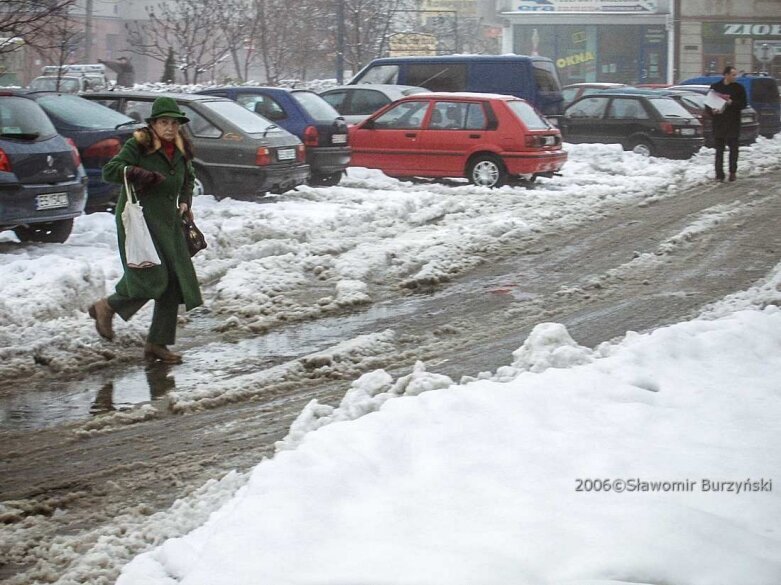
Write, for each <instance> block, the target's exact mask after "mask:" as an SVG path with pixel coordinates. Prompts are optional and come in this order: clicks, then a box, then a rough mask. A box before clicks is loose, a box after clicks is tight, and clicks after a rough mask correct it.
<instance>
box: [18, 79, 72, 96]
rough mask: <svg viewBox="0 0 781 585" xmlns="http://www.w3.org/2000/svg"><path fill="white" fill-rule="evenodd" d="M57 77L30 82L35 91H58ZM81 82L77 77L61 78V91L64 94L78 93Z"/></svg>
mask: <svg viewBox="0 0 781 585" xmlns="http://www.w3.org/2000/svg"><path fill="white" fill-rule="evenodd" d="M57 87H58V85H57V78H56V77H36V78H35V79H33V80H32V81H31V82H30V89H31V90H33V91H57ZM79 89H80V87H79V80H78V79H77V78H75V77H60V79H59V91H60V92H62V93H78V91H79Z"/></svg>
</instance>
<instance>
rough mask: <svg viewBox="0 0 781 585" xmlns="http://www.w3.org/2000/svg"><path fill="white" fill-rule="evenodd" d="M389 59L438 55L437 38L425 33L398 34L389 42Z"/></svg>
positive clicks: (392, 36)
mask: <svg viewBox="0 0 781 585" xmlns="http://www.w3.org/2000/svg"><path fill="white" fill-rule="evenodd" d="M388 48H389V51H388V56H389V57H410V56H414V55H423V56H427V55H436V54H437V37H435V36H434V35H428V34H423V33H396V34H393V35H391V36H390V39H389V40H388Z"/></svg>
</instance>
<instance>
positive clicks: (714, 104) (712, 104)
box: [705, 90, 727, 114]
mask: <svg viewBox="0 0 781 585" xmlns="http://www.w3.org/2000/svg"><path fill="white" fill-rule="evenodd" d="M705 105H706V106H708V107H709V108H710V109H711V110H713V111H714V112H716V113H719V114H720V113H721V112H723V111H724V108H726V107H727V100H725V99H724V98H723V97H722V94H720V93H719V92H717V91H714V90H710V91H709V92H708V93H707V94H706V95H705Z"/></svg>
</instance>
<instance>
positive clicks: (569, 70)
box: [497, 0, 673, 84]
mask: <svg viewBox="0 0 781 585" xmlns="http://www.w3.org/2000/svg"><path fill="white" fill-rule="evenodd" d="M497 12H498V17H499V18H500V19H501V22H502V25H503V37H502V41H503V42H502V48H503V52H511V53H518V54H524V55H543V56H546V57H550V58H551V59H553V60H554V62H555V63H556V66H557V68H558V71H559V76H560V77H561V81H562V83H563V84H569V83H578V82H586V81H610V82H622V83H665V82H667V81H668V79H670V77H671V76H672V69H673V61H672V58H671V55H672V54H673V50H672V47H673V45H672V39H673V14H672V11H671V2H670V1H669V0H500V1H499V2H498V3H497Z"/></svg>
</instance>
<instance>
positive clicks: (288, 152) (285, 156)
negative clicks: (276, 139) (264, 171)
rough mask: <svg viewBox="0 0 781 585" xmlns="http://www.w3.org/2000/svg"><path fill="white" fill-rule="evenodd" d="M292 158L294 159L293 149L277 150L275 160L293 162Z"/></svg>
mask: <svg viewBox="0 0 781 585" xmlns="http://www.w3.org/2000/svg"><path fill="white" fill-rule="evenodd" d="M294 158H296V151H295V149H294V148H280V149H279V150H277V159H279V160H293V159H294Z"/></svg>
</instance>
